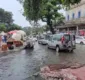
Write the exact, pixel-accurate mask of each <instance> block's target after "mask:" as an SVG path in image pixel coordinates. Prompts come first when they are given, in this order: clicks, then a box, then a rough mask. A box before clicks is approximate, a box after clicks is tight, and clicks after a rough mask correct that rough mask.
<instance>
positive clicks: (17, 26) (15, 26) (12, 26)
mask: <svg viewBox="0 0 85 80" xmlns="http://www.w3.org/2000/svg"><path fill="white" fill-rule="evenodd" d="M21 29H22V27H21V26H19V25H17V24H12V25H10V26H9V27H8V29H7V31H11V30H21Z"/></svg>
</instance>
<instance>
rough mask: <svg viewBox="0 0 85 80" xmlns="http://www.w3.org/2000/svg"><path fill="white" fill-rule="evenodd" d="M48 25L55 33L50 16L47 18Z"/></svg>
mask: <svg viewBox="0 0 85 80" xmlns="http://www.w3.org/2000/svg"><path fill="white" fill-rule="evenodd" d="M47 25H48V26H49V29H50V31H51V32H52V34H55V31H54V28H53V26H52V22H51V19H50V18H48V19H47Z"/></svg>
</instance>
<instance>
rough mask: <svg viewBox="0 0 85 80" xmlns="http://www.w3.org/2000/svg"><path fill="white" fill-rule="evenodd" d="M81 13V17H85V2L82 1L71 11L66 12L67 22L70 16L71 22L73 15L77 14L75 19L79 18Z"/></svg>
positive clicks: (84, 0)
mask: <svg viewBox="0 0 85 80" xmlns="http://www.w3.org/2000/svg"><path fill="white" fill-rule="evenodd" d="M79 11H81V17H85V0H82V1H81V3H80V4H78V5H75V7H71V9H70V10H68V11H66V20H68V19H67V16H68V15H69V20H72V14H73V13H74V14H75V19H76V18H78V12H79Z"/></svg>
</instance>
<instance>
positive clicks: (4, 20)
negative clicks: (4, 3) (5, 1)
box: [0, 8, 13, 25]
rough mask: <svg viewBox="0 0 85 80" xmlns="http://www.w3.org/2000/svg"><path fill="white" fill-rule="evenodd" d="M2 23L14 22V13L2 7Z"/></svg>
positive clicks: (0, 12) (0, 14) (0, 18)
mask: <svg viewBox="0 0 85 80" xmlns="http://www.w3.org/2000/svg"><path fill="white" fill-rule="evenodd" d="M0 23H6V24H8V25H10V24H12V23H13V19H12V13H11V12H8V11H5V10H4V9H2V8H0Z"/></svg>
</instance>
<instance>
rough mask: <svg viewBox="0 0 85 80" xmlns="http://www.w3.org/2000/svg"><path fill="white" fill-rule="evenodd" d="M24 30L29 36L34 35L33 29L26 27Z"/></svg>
mask: <svg viewBox="0 0 85 80" xmlns="http://www.w3.org/2000/svg"><path fill="white" fill-rule="evenodd" d="M22 29H23V30H24V31H25V32H26V34H27V35H30V34H31V33H32V28H31V27H24V28H22Z"/></svg>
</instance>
